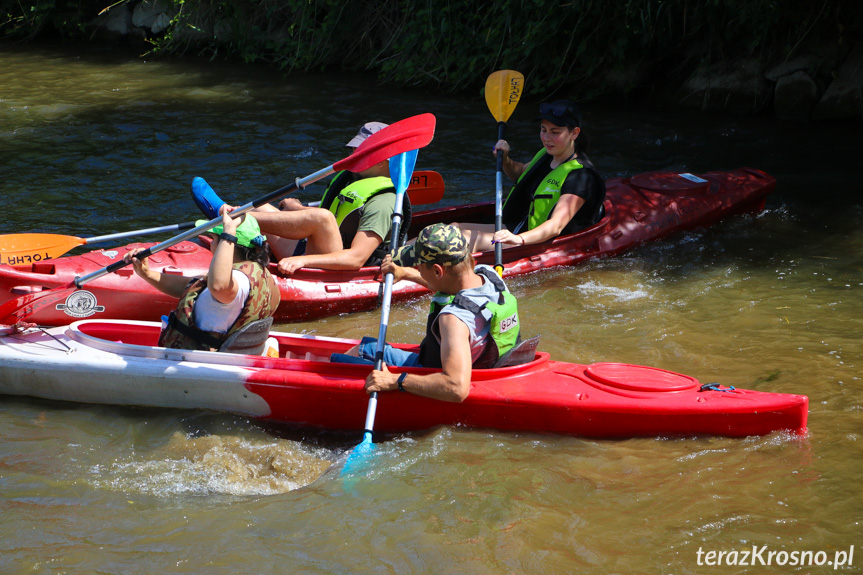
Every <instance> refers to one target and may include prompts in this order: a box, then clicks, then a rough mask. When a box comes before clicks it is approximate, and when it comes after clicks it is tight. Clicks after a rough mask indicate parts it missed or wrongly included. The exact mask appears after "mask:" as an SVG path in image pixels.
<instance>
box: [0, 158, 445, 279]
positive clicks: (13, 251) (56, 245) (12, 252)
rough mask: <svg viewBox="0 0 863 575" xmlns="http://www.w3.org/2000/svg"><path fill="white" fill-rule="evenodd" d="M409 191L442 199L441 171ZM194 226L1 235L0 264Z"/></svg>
mask: <svg viewBox="0 0 863 575" xmlns="http://www.w3.org/2000/svg"><path fill="white" fill-rule="evenodd" d="M407 192H408V197H409V198H410V199H411V203H412V204H414V205H416V206H420V205H425V204H434V203H436V202H439V201H440V200H441V199H442V198H443V194H444V183H443V177H441V175H440V174H439V173H437V172H432V171H421V172H415V173H414V175H413V178H412V179H411V185H410V187H408V190H407ZM319 204H320V202H313V203H311V204H309V205H310V206H313V205H319ZM194 227H195V222H186V223H184V224H173V225H170V226H162V227H159V228H146V229H143V230H133V231H131V232H121V233H116V234H109V235H105V236H96V237H92V238H78V237H75V236H64V235H60V234H41V233H32V234H5V235H0V264H7V265H12V266H14V265H24V264H31V263H35V262H40V261H43V260H48V259H53V258H57V257H60V256H62V255H63V254H65V253H66V252H68V251H69V250H72V249H74V248H77V247H79V246H83V245H87V244H98V243H103V242H112V241H115V240H121V239H124V238H131V237H135V236H143V235H147V234H159V233H162V232H181V231H183V230H190V229H192V228H194Z"/></svg>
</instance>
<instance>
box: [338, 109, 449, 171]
mask: <svg viewBox="0 0 863 575" xmlns="http://www.w3.org/2000/svg"><path fill="white" fill-rule="evenodd" d="M434 128H435V117H434V115H433V114H420V115H419V116H411V117H410V118H405V119H404V120H401V121H399V122H396V123H395V124H390V125H389V126H387V127H386V128H384V129H383V130H381V131H379V132H375V133H374V134H372V135H371V136H369V137H368V138H366V141H365V142H363V143H362V144H360V147H359V148H357V149H356V151H354V153H353V154H351V155H350V156H348V157H347V158H345V159H344V160H339V161H338V162H336V163H335V164H333V170H335V171H340V170H347V171H349V172H362V171H363V170H367V169H368V168H371V167H372V166H374V165H375V164H379V163H380V162H383V161H384V160H388V159H390V158H392V157H393V156H395V155H398V154H401V153H404V152H409V151H411V150H418V149H420V148H424V147H425V146H428V145H429V142H431V141H432V138H434Z"/></svg>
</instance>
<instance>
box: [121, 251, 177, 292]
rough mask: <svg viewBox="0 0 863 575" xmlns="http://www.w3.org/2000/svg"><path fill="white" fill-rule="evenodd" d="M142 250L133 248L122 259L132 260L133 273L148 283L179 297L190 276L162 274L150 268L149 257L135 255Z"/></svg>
mask: <svg viewBox="0 0 863 575" xmlns="http://www.w3.org/2000/svg"><path fill="white" fill-rule="evenodd" d="M142 250H143V248H135V249H133V250H132V251H130V252H129V253H127V254H126V255H125V256H123V259H124V260H125V261H127V262H132V268H133V269H134V270H135V273H136V274H138V275H139V276H141V277H142V278H143V279H144V281H146V282H147V283H148V284H150V285H151V286H153V287H154V288H156V289H157V290H159V291H160V292H162V293H164V294H167V295H169V296H171V297H175V298H177V299H179V298H180V296H181V295H183V291H184V290H185V289H186V286H187V285H189V281H191V278H188V277H186V276H178V275H174V274H163V273H160V272H157V271H155V270H151V269H150V262H149V258H144V259H143V260H139V259H138V258H136V257H135V256H136V255H137V254H138V252H140V251H142Z"/></svg>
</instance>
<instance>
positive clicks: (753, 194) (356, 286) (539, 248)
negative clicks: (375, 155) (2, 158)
mask: <svg viewBox="0 0 863 575" xmlns="http://www.w3.org/2000/svg"><path fill="white" fill-rule="evenodd" d="M775 186H776V181H775V179H774V178H772V177H771V176H769V175H767V174H766V173H764V172H761V171H759V170H754V169H751V168H742V169H738V170H733V171H730V172H709V173H706V174H700V175H698V176H692V175H691V174H677V173H672V172H652V173H646V174H639V175H636V176H633V177H631V178H612V179H610V180H609V181H608V182H607V188H608V193H607V196H606V203H605V209H606V215H605V217H604V218H603V219H602V220H601V221H600V222H599V223H597V224H596V225H594V226H592V227H590V228H588V229H586V230H582V231H580V232H578V233H576V234H572V235H568V236H561V237H558V238H556V239H554V240H552V241H550V242H546V243H544V244H540V245H529V246H524V247H517V248H511V249H506V250H504V251H503V259H504V266H505V268H504V277H513V276H517V275H523V274H527V273H532V272H535V271H539V270H542V269H547V268H550V267H555V266H572V265H577V264H579V263H581V262H583V261H585V260H587V259H590V258H598V257H609V256H614V255H617V254H620V253H621V252H623V251H625V250H628V249H631V248H633V247H634V246H637V245H640V244H643V243H645V242H648V241H654V240H658V239H660V238H662V237H665V236H667V235H668V234H671V233H674V232H678V231H681V230H686V229H692V228H696V227H703V226H708V225H711V224H713V223H715V222H717V221H719V220H721V219H723V218H726V217H728V216H730V215H734V214H740V213H747V212H758V211H760V210H762V209H763V207H764V202H765V199H766V198H767V196H769V195H770V194H771V193H772V192H773V190H774V188H775ZM493 210H494V206H493V204H491V203H483V204H472V205H467V206H456V207H449V208H441V209H436V210H430V211H425V212H419V213H417V214H415V215H414V218H413V221H412V224H411V235H416V234H417V233H418V232H419V230H421V229H422V228H423V227H425V226H427V225H429V224H431V223H435V222H440V221H442V222H472V221H485V222H489V223H490V222H492V221H493ZM152 245H154V244H152V243H143V244H130V245H127V246H122V247H118V248H112V249H105V250H97V251H92V252H89V253H85V254H81V255H77V256H68V257H62V258H58V259H54V260H47V261H42V262H30V263H22V264H20V265H14V266H12V265H5V264H3V265H0V304H4V303H7V302H10V301H13V300H17V302H18V305H19V306H20V305H22V304H24V303H27V302H28V301H29V300H34V303H33V308H34V309H36V308H38V309H36V311H34V312H33V313H32V314H30V315H29V316H28V317H27V318H26V319H27V321H30V322H34V323H38V324H40V325H65V324H67V323H69V322H70V321H74V320H76V319H80V318H84V317H95V318H99V319H132V320H153V321H155V320H158V319H159V317H160V316H161V315H166V314H168V313H169V312H170V311H171V310H173V309H174V306H175V305H176V300H173V299H172V298H170V297H168V296H165V295H163V294H161V293H160V292H158V291H157V290H155V289H154V288H152V287H151V286H150V285H149V284H147V283H146V282H144V281H143V280H141V279H140V278H138V277H137V276H136V275H135V274H134V273H133V271H132V270H131V268H124V269H122V270H120V271H118V272H116V273H113V274H108V275H105V276H103V277H101V278H99V279H97V280H94V281H92V282H90V283H88V284H86V285H84V286H83V289H82V290H81V291H76V292H74V293H73V292H72V291H71V290H70V293H69V294H64V295H63V296H62V300H60V301H51V300H56V299H57V298H56V297H51V298H43V301H42V303H43V304H44V305H41V306H40V305H39V302H38V300H39V299H40V296H41V295H43V293H42V292H44V291H46V290H49V289H52V288H58V287H68V286H69V285H70V284H71V282H73V281H74V279H75V278H76V277H81V276H84V275H86V274H88V273H91V272H94V271H96V270H99V269H101V268H104V267H106V266H108V265H110V264H112V263H114V262H116V261H117V260H118V259H119V258H122V257H123V255H124V254H125V253H126V252H127V251H129V250H131V249H132V248H134V247H139V246H142V247H148V246H152ZM476 257H477V261H478V262H480V263H487V264H493V263H494V253H493V252H485V253H482V254H476ZM209 261H210V252H209V251H208V250H207V249H206V248H205V247H203V246H202V245H200V244H198V243H196V242H181V243H180V244H177V245H176V246H174V247H173V248H169V249H168V250H165V251H164V252H161V253H158V254H156V255H154V256H151V267H153V268H154V269H157V270H160V271H162V272H163V273H176V274H180V273H183V274H186V275H199V274H203V273H204V272H205V271H206V270H207V268H208V266H209ZM271 271H273V272H274V274H275V275H276V280H277V283H278V285H279V290H280V296H281V303H280V305H279V308H278V310H277V311H276V314H275V320H276V321H277V322H290V321H305V320H310V319H315V318H320V317H325V316H329V315H335V314H340V313H347V312H355V311H364V310H371V309H374V308H375V307H377V305H378V304H377V300H378V292H379V288H380V278H379V273H378V271H379V270H378V268H362V269H360V270H359V271H351V272H337V271H325V270H314V269H303V270H300V271H299V272H297V273H295V274H294V275H292V276H287V277H286V276H279V275H278V274H276V273H275V272H276V268H275V265H272V266H271ZM425 293H427V292H426V290H425V289H424V288H422V287H420V286H418V285H416V284H413V283H411V282H407V281H403V282H399V283H397V284H395V285H394V286H393V301H395V302H398V301H404V300H407V299H412V298H416V297H418V296H421V295H423V294H425ZM66 295H68V296H69V299H68V300H67V299H66ZM55 296H56V294H55ZM13 307H14V306H13ZM15 321H16V319H15V318H14V317H11V316H4V317H0V322H3V323H15Z"/></svg>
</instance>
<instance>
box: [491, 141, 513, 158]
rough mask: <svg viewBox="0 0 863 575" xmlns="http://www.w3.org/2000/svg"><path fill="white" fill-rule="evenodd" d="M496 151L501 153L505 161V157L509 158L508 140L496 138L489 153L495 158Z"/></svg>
mask: <svg viewBox="0 0 863 575" xmlns="http://www.w3.org/2000/svg"><path fill="white" fill-rule="evenodd" d="M498 152H500V153H501V154H503V159H504V161H506V159H507V158H509V142H507V141H506V140H498V141H497V143H496V144H495V145H494V148H492V150H491V153H492V155H493V156H494V157H495V158H497V154H498Z"/></svg>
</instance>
